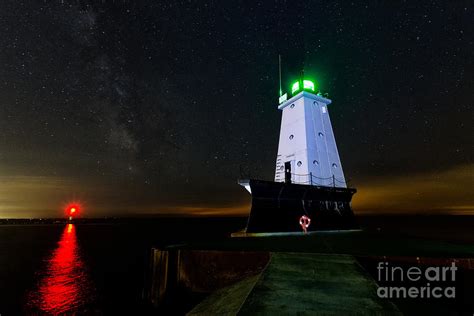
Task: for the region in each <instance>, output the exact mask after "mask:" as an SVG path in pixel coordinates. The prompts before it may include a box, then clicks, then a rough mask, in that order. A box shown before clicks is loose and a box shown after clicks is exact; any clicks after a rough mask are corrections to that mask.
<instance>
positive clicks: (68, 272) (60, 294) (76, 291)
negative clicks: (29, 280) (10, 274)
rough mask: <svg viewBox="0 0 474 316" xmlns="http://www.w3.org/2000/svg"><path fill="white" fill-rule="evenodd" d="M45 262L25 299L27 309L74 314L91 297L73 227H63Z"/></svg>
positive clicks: (70, 225)
mask: <svg viewBox="0 0 474 316" xmlns="http://www.w3.org/2000/svg"><path fill="white" fill-rule="evenodd" d="M46 263H47V265H46V267H45V269H44V271H42V275H41V278H40V281H39V284H38V286H37V289H36V290H35V291H34V292H32V293H31V295H30V296H29V302H28V305H29V307H30V308H32V309H33V310H39V311H41V312H44V313H47V314H62V313H74V312H77V311H79V310H80V308H81V307H83V306H84V305H86V304H87V303H88V302H90V300H91V299H92V298H93V297H94V295H93V287H92V286H91V283H90V280H89V277H88V275H87V272H86V270H85V267H84V262H83V260H82V258H81V256H80V251H79V246H78V244H77V239H76V230H75V227H74V224H68V225H67V226H66V227H65V228H64V231H63V233H62V235H61V239H60V240H59V242H58V247H57V248H56V249H55V250H54V252H53V253H52V255H51V257H50V258H49V259H48V260H47V262H46Z"/></svg>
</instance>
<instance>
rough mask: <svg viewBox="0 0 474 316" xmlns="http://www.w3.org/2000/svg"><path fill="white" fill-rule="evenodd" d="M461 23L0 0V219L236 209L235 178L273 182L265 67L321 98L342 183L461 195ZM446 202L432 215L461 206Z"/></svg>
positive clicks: (464, 164)
mask: <svg viewBox="0 0 474 316" xmlns="http://www.w3.org/2000/svg"><path fill="white" fill-rule="evenodd" d="M473 10H474V8H473V6H472V5H469V6H468V4H467V2H464V3H462V2H454V3H449V4H447V3H445V2H444V1H432V2H429V3H420V2H419V1H412V2H411V3H405V4H404V5H386V4H385V5H383V4H372V5H367V6H366V5H365V4H364V5H358V4H350V3H349V2H345V1H341V2H338V1H336V2H334V1H314V2H308V1H305V2H304V3H297V2H295V1H275V2H272V1H268V2H267V1H264V2H255V3H254V2H249V3H245V4H244V3H243V2H241V3H236V4H235V5H232V6H230V5H223V4H222V3H219V2H212V1H211V2H208V1H199V2H188V1H185V2H180V3H175V2H173V3H164V2H163V3H161V2H158V1H148V2H147V1H144V2H140V4H138V3H135V2H131V1H115V2H114V1H93V2H92V1H91V2H83V1H51V2H36V3H26V2H21V1H17V0H15V1H13V0H8V1H4V2H3V4H2V5H1V8H0V29H1V30H2V32H1V35H0V178H1V181H2V182H1V184H0V217H1V216H18V217H22V216H56V215H57V214H59V213H58V212H60V211H58V210H60V208H61V203H66V202H67V201H68V200H71V199H78V200H83V201H84V203H86V204H87V205H88V209H89V215H91V216H95V215H97V216H99V215H100V216H101V215H110V214H118V215H119V214H132V213H133V214H135V213H156V212H165V213H166V212H168V213H169V212H171V213H173V212H187V211H183V210H190V211H189V212H191V213H193V212H194V213H196V212H197V211H196V210H203V209H206V208H209V209H217V210H218V209H220V208H222V210H225V211H222V212H221V213H225V212H230V213H232V211H229V209H231V210H232V209H233V208H234V209H236V210H239V212H240V210H241V209H245V207H242V205H246V203H248V201H249V197H248V195H247V194H246V192H245V191H243V190H242V189H241V188H240V187H239V186H238V185H237V184H236V180H237V179H238V178H239V177H240V176H241V174H242V173H243V175H244V176H248V175H251V176H254V177H260V178H266V179H271V178H272V177H273V174H272V172H273V169H274V161H275V158H276V150H277V142H278V133H279V125H280V115H281V113H280V112H279V111H278V110H277V108H276V107H277V103H278V102H277V100H278V89H279V85H278V55H279V54H281V56H282V60H283V87H284V90H288V87H289V84H290V82H291V81H292V80H294V79H295V78H297V77H298V76H299V74H300V73H301V70H302V69H304V73H305V75H306V76H307V77H310V78H312V79H315V80H316V81H317V83H318V86H319V88H320V89H321V90H322V91H324V92H327V93H329V97H330V98H331V99H332V100H333V103H332V104H331V106H330V109H329V111H330V115H331V120H332V123H333V127H334V131H335V135H336V140H337V143H338V147H339V152H340V155H341V160H342V164H343V167H344V171H345V174H346V176H347V177H348V178H351V179H352V183H353V184H354V185H355V186H356V187H357V186H361V187H367V188H369V187H370V186H371V185H372V184H373V183H375V182H377V181H385V182H384V183H388V182H390V181H391V179H393V180H394V181H395V182H394V183H396V184H397V185H398V186H402V184H401V183H402V182H401V181H400V177H402V178H403V177H405V178H406V179H407V181H409V179H410V177H411V175H413V174H416V175H417V179H420V178H423V175H427V178H430V179H431V178H432V177H433V176H434V177H436V175H437V174H440V175H445V174H452V173H450V171H449V170H463V171H462V173H461V174H460V175H459V176H461V177H463V176H464V178H466V177H467V178H470V181H471V182H472V172H469V171H472V170H473V169H472V153H473V152H472V148H473V146H472V145H473V141H472V140H473V139H472V135H473V134H474V133H473V129H472V117H473V115H472V114H473V112H472V102H473V97H472V95H473V94H472V91H474V65H473V61H474V53H473V52H474V44H473V43H474V36H473V35H474V34H473V28H472V21H473V20H474V14H473ZM466 170H468V172H467V174H466ZM469 173H470V175H469ZM455 178H456V179H457V177H455ZM468 180H469V179H468ZM443 181H445V182H446V181H452V179H441V178H440V179H439V182H440V183H442V182H443ZM390 185H392V186H393V184H390ZM390 185H388V184H387V186H388V187H391V186H390ZM457 185H458V186H459V190H460V191H461V192H464V193H465V195H468V194H470V193H469V192H468V191H467V190H468V188H466V187H465V186H464V185H462V186H461V185H460V184H459V183H456V182H452V184H451V187H450V190H449V192H451V191H452V188H453V186H454V188H456V186H457ZM424 188H425V187H424ZM425 189H426V188H425ZM415 191H416V189H415ZM362 194H363V192H362ZM407 194H409V193H407ZM447 198H448V199H449V196H447ZM453 199H454V197H453ZM456 199H457V200H459V199H458V197H456ZM382 200H383V198H381V199H380V201H382ZM461 200H462V201H463V202H462V205H457V206H456V202H455V201H452V203H451V201H450V203H447V204H449V205H454V206H456V207H458V206H459V207H465V206H466V205H468V206H469V205H473V204H474V203H473V202H472V199H471V200H470V201H469V200H467V201H466V199H461ZM424 202H426V201H423V199H421V200H420V201H419V205H418V206H416V205H417V204H416V203H414V204H415V206H414V207H413V209H415V210H416V209H421V208H423V203H424ZM382 204H383V203H382ZM445 204H446V203H445ZM443 205H444V204H443ZM360 206H361V209H363V205H362V204H361V205H360ZM430 207H434V206H430ZM443 207H444V206H443ZM193 210H194V211H193ZM355 211H356V212H357V205H356V207H355ZM216 212H217V213H219V211H216Z"/></svg>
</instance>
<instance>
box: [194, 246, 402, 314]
mask: <svg viewBox="0 0 474 316" xmlns="http://www.w3.org/2000/svg"><path fill="white" fill-rule="evenodd" d="M244 288H245V289H244ZM234 289H236V290H235V291H234ZM237 289H238V290H237ZM243 289H244V290H243ZM376 289H377V285H376V284H375V282H374V281H373V279H372V278H371V277H370V276H369V275H368V274H367V273H366V272H365V270H363V268H362V267H361V266H360V265H359V264H358V262H357V261H356V260H355V259H354V258H353V257H352V256H349V255H326V254H308V253H272V257H271V259H270V262H269V264H268V266H267V268H266V269H265V270H264V271H263V272H262V273H261V274H260V277H259V278H258V279H256V278H254V279H252V280H248V281H246V282H244V283H241V284H240V285H236V286H235V287H229V288H226V289H223V290H221V291H217V292H216V293H215V294H212V295H211V296H210V297H208V299H206V300H205V301H204V302H202V303H201V304H199V305H198V306H196V308H195V309H194V310H193V311H191V313H190V314H193V315H205V314H207V315H209V314H208V312H211V313H213V314H215V313H218V314H221V315H235V314H238V315H381V314H383V315H400V314H401V313H400V312H399V310H398V309H397V308H396V306H395V305H393V304H392V303H390V302H389V301H387V300H383V299H379V298H378V297H377V294H376ZM231 302H232V306H233V308H228V307H230V303H231ZM218 306H222V307H223V308H224V307H226V306H227V308H226V309H221V308H219V307H218Z"/></svg>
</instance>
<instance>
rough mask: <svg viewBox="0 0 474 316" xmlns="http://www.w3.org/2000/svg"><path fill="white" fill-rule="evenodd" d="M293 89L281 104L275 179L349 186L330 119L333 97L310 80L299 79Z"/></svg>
mask: <svg viewBox="0 0 474 316" xmlns="http://www.w3.org/2000/svg"><path fill="white" fill-rule="evenodd" d="M291 90H292V91H291V92H292V93H291V94H292V97H291V98H290V99H287V94H284V95H283V96H281V97H280V105H279V106H278V109H279V110H282V112H283V115H282V119H281V128H280V142H279V144H278V155H277V159H276V170H275V182H291V183H296V184H305V185H316V186H325V187H339V188H347V185H346V180H345V178H344V172H343V171H342V165H341V160H340V158H339V153H338V151H337V145H336V139H335V138H334V133H333V130H332V126H331V120H330V119H329V111H328V105H329V104H331V100H329V99H327V98H324V97H323V96H321V95H320V94H319V93H316V91H315V85H314V82H313V81H311V80H299V81H297V82H295V83H294V84H293V85H292V89H291Z"/></svg>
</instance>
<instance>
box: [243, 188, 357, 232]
mask: <svg viewBox="0 0 474 316" xmlns="http://www.w3.org/2000/svg"><path fill="white" fill-rule="evenodd" d="M239 184H240V185H241V186H243V187H245V188H246V189H247V190H249V191H250V192H251V194H252V208H251V210H250V216H249V218H248V222H247V228H246V232H247V233H266V232H301V231H302V227H301V225H300V218H301V217H302V216H303V215H306V216H307V217H309V218H310V219H311V224H310V225H309V227H308V228H307V230H308V231H316V230H344V229H356V228H358V227H357V225H356V222H355V218H354V213H353V212H352V209H351V199H352V195H353V194H354V193H356V189H353V188H338V187H323V186H311V185H301V184H292V183H284V182H272V181H263V180H254V179H251V180H239Z"/></svg>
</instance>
